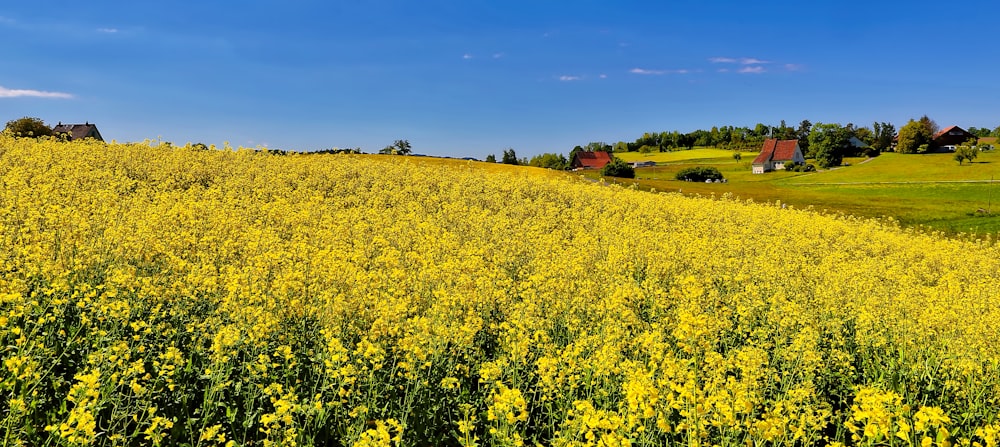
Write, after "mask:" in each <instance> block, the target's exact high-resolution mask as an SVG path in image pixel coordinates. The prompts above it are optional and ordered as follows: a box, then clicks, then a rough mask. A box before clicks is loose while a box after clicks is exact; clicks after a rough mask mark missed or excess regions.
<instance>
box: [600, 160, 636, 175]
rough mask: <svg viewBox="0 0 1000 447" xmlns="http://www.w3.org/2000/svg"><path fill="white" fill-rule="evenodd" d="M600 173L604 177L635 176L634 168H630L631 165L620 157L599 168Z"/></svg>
mask: <svg viewBox="0 0 1000 447" xmlns="http://www.w3.org/2000/svg"><path fill="white" fill-rule="evenodd" d="M601 175H603V176H605V177H620V178H635V169H632V166H629V164H628V163H625V162H624V161H623V160H622V159H620V158H616V159H614V160H611V163H608V164H606V165H604V167H603V168H601Z"/></svg>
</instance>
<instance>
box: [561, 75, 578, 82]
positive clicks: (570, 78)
mask: <svg viewBox="0 0 1000 447" xmlns="http://www.w3.org/2000/svg"><path fill="white" fill-rule="evenodd" d="M558 79H559V80H560V81H562V82H571V81H580V80H582V79H583V78H582V77H580V76H571V75H562V76H559V78H558Z"/></svg>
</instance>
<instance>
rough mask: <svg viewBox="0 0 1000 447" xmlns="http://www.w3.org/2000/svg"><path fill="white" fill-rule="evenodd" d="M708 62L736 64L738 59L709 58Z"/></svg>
mask: <svg viewBox="0 0 1000 447" xmlns="http://www.w3.org/2000/svg"><path fill="white" fill-rule="evenodd" d="M708 60H709V62H712V63H713V64H735V63H736V59H733V58H731V57H710V58H708Z"/></svg>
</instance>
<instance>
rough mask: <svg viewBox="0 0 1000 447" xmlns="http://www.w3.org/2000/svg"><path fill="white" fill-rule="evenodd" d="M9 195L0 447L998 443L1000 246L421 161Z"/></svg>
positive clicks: (3, 159)
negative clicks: (0, 442) (1, 442)
mask: <svg viewBox="0 0 1000 447" xmlns="http://www.w3.org/2000/svg"><path fill="white" fill-rule="evenodd" d="M0 184H2V185H3V188H0V346H2V347H3V348H2V349H0V365H2V366H0V367H2V368H3V369H2V371H3V374H0V393H2V398H0V426H2V427H3V435H2V436H3V437H4V444H5V445H87V444H92V445H157V444H159V445H189V446H209V445H307V446H308V445H338V446H357V447H360V446H372V445H378V446H425V445H462V446H474V445H490V446H494V445H495V446H512V445H513V446H516V445H525V444H526V445H553V446H589V445H605V446H615V445H641V446H663V445H679V444H686V445H702V444H706V445H721V446H747V445H817V444H828V443H833V442H837V443H847V444H855V445H883V444H888V443H898V444H899V445H904V444H905V445H917V444H920V445H931V444H933V445H952V444H965V445H977V444H975V443H978V444H981V445H996V442H997V433H998V431H1000V421H998V417H1000V410H998V406H997V402H998V399H1000V333H998V332H997V331H995V330H990V328H996V327H997V325H998V324H1000V299H998V296H997V288H996V285H997V284H998V283H1000V249H998V247H997V246H996V245H993V244H990V243H984V242H972V241H958V240H948V239H941V238H937V237H934V236H932V235H927V234H922V233H919V232H913V231H908V230H904V229H900V228H897V227H895V226H893V225H887V224H883V223H878V222H873V221H866V220H859V219H855V218H835V217H831V216H828V215H820V214H815V213H810V212H805V211H800V210H791V209H783V208H781V207H778V206H773V205H761V204H754V203H746V202H744V201H736V200H708V199H700V198H690V197H684V196H682V195H678V194H650V193H647V192H641V191H634V190H632V189H630V188H624V187H614V186H611V187H606V186H601V185H598V184H594V183H593V182H585V181H581V180H580V179H579V178H577V177H575V176H572V175H566V174H564V173H560V172H554V171H546V170H542V169H532V168H523V167H512V166H500V165H495V164H487V163H478V162H465V161H444V160H428V159H424V158H416V157H399V156H351V155H295V154H291V155H286V156H278V155H269V154H263V153H256V152H253V151H235V152H234V151H204V150H197V149H193V148H178V147H171V148H151V147H146V146H142V145H116V144H112V145H104V144H100V143H92V142H77V143H55V142H36V141H34V140H12V139H9V138H6V137H3V136H0ZM806 191H809V190H806Z"/></svg>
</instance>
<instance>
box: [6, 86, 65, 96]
mask: <svg viewBox="0 0 1000 447" xmlns="http://www.w3.org/2000/svg"><path fill="white" fill-rule="evenodd" d="M72 97H73V95H71V94H69V93H61V92H46V91H42V90H24V89H9V88H5V87H3V86H0V98H53V99H70V98H72Z"/></svg>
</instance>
